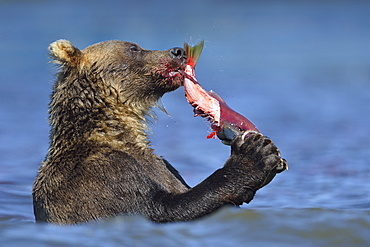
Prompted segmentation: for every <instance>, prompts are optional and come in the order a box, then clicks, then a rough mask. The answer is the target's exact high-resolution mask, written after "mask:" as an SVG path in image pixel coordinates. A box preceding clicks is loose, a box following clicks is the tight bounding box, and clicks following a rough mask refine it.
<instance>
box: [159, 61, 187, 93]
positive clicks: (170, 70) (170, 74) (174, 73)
mask: <svg viewBox="0 0 370 247" xmlns="http://www.w3.org/2000/svg"><path fill="white" fill-rule="evenodd" d="M184 67H185V64H184V63H178V62H177V61H168V60H161V61H160V62H159V65H158V67H157V68H156V69H154V70H153V73H154V74H156V75H158V76H159V77H160V78H161V80H163V81H164V82H165V83H166V84H169V85H171V86H173V87H174V88H178V87H180V86H182V85H183V82H184V76H183V73H181V71H183V69H184Z"/></svg>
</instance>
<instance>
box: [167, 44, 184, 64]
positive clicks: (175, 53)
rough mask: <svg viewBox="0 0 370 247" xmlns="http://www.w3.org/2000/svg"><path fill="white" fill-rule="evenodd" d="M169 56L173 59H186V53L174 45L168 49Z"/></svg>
mask: <svg viewBox="0 0 370 247" xmlns="http://www.w3.org/2000/svg"><path fill="white" fill-rule="evenodd" d="M170 56H171V57H172V58H175V59H180V60H183V62H185V61H186V53H185V50H184V49H182V48H180V47H175V48H172V49H171V50H170Z"/></svg>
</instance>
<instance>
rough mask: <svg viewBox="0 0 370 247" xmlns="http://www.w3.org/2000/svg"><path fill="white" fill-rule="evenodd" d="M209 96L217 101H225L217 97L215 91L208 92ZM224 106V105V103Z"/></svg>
mask: <svg viewBox="0 0 370 247" xmlns="http://www.w3.org/2000/svg"><path fill="white" fill-rule="evenodd" d="M208 94H209V95H211V96H212V97H213V98H215V99H217V100H218V101H220V102H222V103H225V100H223V99H222V98H221V96H220V95H218V94H217V93H216V92H215V91H213V90H211V91H209V92H208ZM225 104H226V103H225Z"/></svg>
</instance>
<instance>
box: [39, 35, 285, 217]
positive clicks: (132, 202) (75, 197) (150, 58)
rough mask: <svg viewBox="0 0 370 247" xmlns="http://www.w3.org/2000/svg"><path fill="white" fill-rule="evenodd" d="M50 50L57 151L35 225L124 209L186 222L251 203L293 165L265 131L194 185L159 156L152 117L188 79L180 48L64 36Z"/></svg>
mask: <svg viewBox="0 0 370 247" xmlns="http://www.w3.org/2000/svg"><path fill="white" fill-rule="evenodd" d="M49 51H50V55H51V57H52V59H53V61H54V62H55V63H57V64H59V65H60V70H59V73H58V75H57V79H56V82H55V85H54V88H53V93H52V96H51V103H50V110H49V113H50V117H49V120H50V125H51V132H50V148H49V150H48V153H47V156H46V158H45V161H44V162H43V164H42V165H41V167H40V169H39V172H38V175H37V178H36V180H35V182H34V187H33V193H32V194H33V206H34V213H35V217H36V222H53V223H56V224H74V223H80V222H87V221H91V220H97V219H102V218H107V217H112V216H116V215H122V214H139V215H142V216H144V217H147V218H148V219H150V220H152V221H154V222H172V221H188V220H192V219H197V218H200V217H202V216H205V215H207V214H209V213H211V212H214V211H215V210H217V209H219V208H220V207H222V206H223V205H241V204H242V203H243V202H247V203H248V202H249V201H251V200H252V198H253V196H254V194H255V192H256V191H257V190H258V189H259V188H261V187H262V186H264V185H266V184H267V183H269V182H270V181H271V179H272V178H273V177H274V176H275V174H276V173H279V172H282V171H283V170H285V169H286V165H287V164H286V161H285V160H284V159H282V158H281V157H280V153H279V151H278V149H277V148H276V146H275V145H274V144H273V143H272V141H271V140H270V139H269V138H267V137H265V136H262V135H261V134H253V135H250V136H249V137H248V138H247V139H246V140H245V141H244V140H243V138H242V137H241V136H238V137H236V138H235V140H234V141H233V142H232V145H231V146H232V147H231V156H230V158H229V159H228V160H227V161H226V163H225V165H224V166H223V167H222V168H220V169H219V170H217V171H215V172H214V173H213V174H212V175H210V176H209V177H208V178H207V179H205V180H204V181H203V182H201V183H200V184H198V185H197V186H195V187H194V188H190V187H189V186H188V185H187V184H186V183H185V181H184V180H183V179H182V178H181V176H180V175H179V173H178V172H177V171H176V170H175V169H174V168H173V167H172V166H171V165H170V164H169V163H168V162H167V161H166V160H164V159H163V158H161V157H159V156H157V155H155V154H154V153H153V149H152V148H151V146H150V143H149V141H148V136H147V132H148V131H147V130H148V126H147V121H146V120H147V117H148V115H150V113H151V109H152V107H155V106H156V103H157V101H158V99H159V98H160V97H161V96H163V94H164V93H167V92H170V91H173V90H175V89H177V88H178V87H180V86H181V85H182V82H183V78H182V76H181V73H178V71H181V70H182V69H183V68H184V65H185V62H186V54H185V52H184V50H183V49H181V48H173V49H169V50H166V51H152V50H145V49H143V48H141V47H140V46H138V45H136V44H134V43H131V42H124V41H106V42H101V43H98V44H95V45H92V46H89V47H87V48H86V49H84V50H79V49H77V48H76V47H74V46H73V45H72V44H71V42H69V41H67V40H58V41H56V42H54V43H52V44H51V45H50V47H49Z"/></svg>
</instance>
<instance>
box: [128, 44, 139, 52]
mask: <svg viewBox="0 0 370 247" xmlns="http://www.w3.org/2000/svg"><path fill="white" fill-rule="evenodd" d="M130 51H133V52H137V51H140V48H139V47H138V46H137V45H132V46H130Z"/></svg>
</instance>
